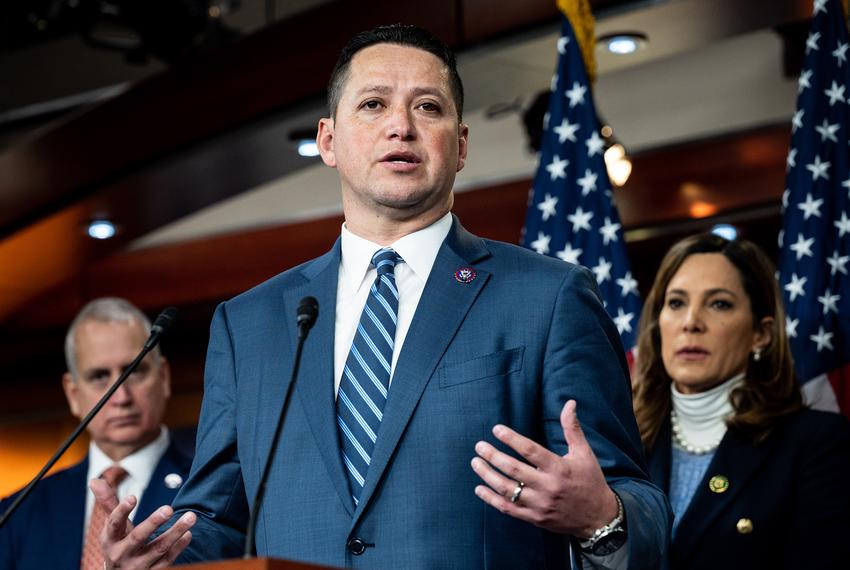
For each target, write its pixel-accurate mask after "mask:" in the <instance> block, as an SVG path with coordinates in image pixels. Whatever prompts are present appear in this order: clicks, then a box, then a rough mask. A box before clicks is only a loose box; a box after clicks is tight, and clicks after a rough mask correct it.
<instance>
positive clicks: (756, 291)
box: [634, 233, 803, 449]
mask: <svg viewBox="0 0 850 570" xmlns="http://www.w3.org/2000/svg"><path fill="white" fill-rule="evenodd" d="M696 253H720V254H722V255H724V256H725V257H726V259H728V260H729V261H730V262H731V263H732V265H734V266H735V268H736V269H737V270H738V275H739V277H740V278H741V282H742V284H743V286H744V291H745V292H746V294H747V297H749V299H750V306H751V307H752V314H753V327H754V328H755V327H756V326H758V324H759V323H760V322H761V320H762V319H763V318H764V317H773V326H772V327H771V340H770V343H769V344H768V345H767V346H766V347H765V348H764V349H763V350H762V352H761V358H760V360H758V361H756V360H754V359H753V358H752V356H750V358H749V362H748V363H747V371H746V375H745V380H744V382H743V384H741V386H739V387H738V388H736V389H735V390H733V391H732V393H731V394H730V396H729V397H730V400H731V403H732V408H733V409H734V413H733V415H732V417H731V418H729V419H728V420H727V421H726V424H727V426H728V427H729V429H732V430H738V431H741V432H744V433H745V434H746V435H748V436H749V437H750V438H751V439H752V441H753V443H755V444H758V443H759V442H761V441H763V440H764V439H765V438H766V437H767V436H768V434H769V433H770V431H771V430H772V429H773V428H774V427H775V426H776V425H777V424H779V423H780V422H781V421H782V420H783V419H784V418H786V417H788V416H789V415H790V414H793V413H795V412H797V411H798V410H800V409H801V408H802V407H803V402H802V396H801V395H800V387H799V385H798V384H797V379H796V376H795V373H794V365H793V363H792V360H791V347H790V345H789V344H788V336H787V334H786V332H785V310H784V308H783V306H782V295H781V293H780V291H779V285H778V284H777V282H776V278H775V277H774V274H775V270H774V266H773V263H771V261H770V259H768V257H767V255H765V253H764V252H763V251H762V250H761V249H760V248H759V247H758V246H757V245H755V244H754V243H752V242H750V241H747V240H734V241H729V240H727V239H724V238H722V237H720V236H717V235H714V234H709V233H705V234H697V235H694V236H691V237H688V238H685V239H683V240H681V241H679V242H678V243H676V244H675V245H673V247H671V248H670V251H668V252H667V255H665V256H664V259H663V260H662V261H661V267H660V268H659V270H658V274H657V275H656V276H655V282H654V283H653V284H652V289H651V290H650V292H649V296H648V297H647V298H646V302H645V304H644V307H643V312H642V314H641V319H640V326H639V329H638V354H637V360H636V362H635V382H634V408H635V417H636V418H637V423H638V427H639V428H640V437H641V440H642V441H643V445H644V447H646V448H647V449H651V448H652V446H653V445H654V443H655V439H656V437H657V436H658V432H659V431H660V429H661V426H662V425H663V424H664V422H665V421H666V420H667V417H668V416H669V414H670V406H671V402H670V400H671V396H670V383H671V382H672V379H671V378H670V376H669V375H668V374H667V370H666V369H665V368H664V362H663V361H662V359H661V333H660V331H659V328H658V316H659V314H660V313H661V309H662V308H663V306H664V301H665V294H666V291H667V286H668V285H669V283H670V280H671V279H672V278H673V276H674V275H675V274H676V272H677V271H679V267H681V266H682V263H683V262H684V261H685V259H687V258H688V256H690V255H693V254H696Z"/></svg>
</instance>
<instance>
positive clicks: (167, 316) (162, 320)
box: [0, 307, 177, 528]
mask: <svg viewBox="0 0 850 570" xmlns="http://www.w3.org/2000/svg"><path fill="white" fill-rule="evenodd" d="M176 313H177V309H175V308H174V307H169V308H167V309H165V310H164V311H163V312H162V313H161V314H160V315H159V316H158V317H157V318H156V321H155V322H154V324H153V326H152V327H151V334H150V337H149V338H148V340H147V342H145V346H144V347H143V348H142V351H141V352H140V353H139V355H138V356H137V357H136V358H135V360H133V362H131V363H130V365H129V366H127V368H125V369H124V372H122V373H121V376H119V377H118V380H116V381H115V383H114V384H113V385H112V386H111V387H110V388H109V390H107V391H106V394H104V395H103V397H102V398H101V399H100V401H99V402H98V403H97V404H96V405H95V407H93V408H92V409H91V411H90V412H89V413H88V414H86V417H84V418H83V421H81V422H80V425H78V426H77V429H75V430H74V432H73V433H72V434H71V435H70V436H68V439H66V440H65V443H63V444H62V446H61V447H60V448H59V449H58V450H57V451H56V453H54V454H53V457H51V458H50V461H48V462H47V464H46V465H45V466H44V467H42V468H41V471H39V472H38V475H36V476H35V477H34V478H33V480H32V481H30V482H29V484H28V485H27V486H26V487H25V488H24V490H23V491H21V492H20V493H19V494H18V496H17V498H15V501H14V502H13V503H12V504H11V505H10V506H9V508H8V509H6V512H5V513H3V516H2V517H0V528H3V525H4V524H6V521H7V520H9V517H11V516H12V513H14V512H15V511H16V510H17V508H18V506H19V505H20V504H21V503H22V502H23V501H24V499H26V498H27V497H28V496H29V494H30V493H32V490H33V489H34V488H35V486H36V485H37V484H38V482H39V481H41V479H42V477H44V475H45V473H47V472H48V471H50V468H51V467H53V466H54V465H55V464H56V462H57V461H59V458H60V457H62V455H63V454H64V453H65V452H66V451H67V450H68V448H69V447H71V444H72V443H74V441H76V439H77V438H78V437H79V436H80V434H81V433H82V432H83V430H84V429H86V426H88V425H89V423H90V422H91V421H92V419H93V418H94V417H95V416H96V415H97V413H98V412H99V411H100V410H101V408H103V406H105V405H106V402H107V401H108V400H109V398H110V397H112V394H114V393H115V391H116V390H118V388H120V387H121V385H122V384H123V383H124V381H125V380H126V379H127V377H129V376H130V374H132V373H133V372H134V371H135V370H136V368H138V367H139V364H141V362H142V360H143V359H144V357H145V356H147V354H148V353H149V352H150V351H151V350H153V347H155V346H156V345H157V343H158V342H159V338H160V337H161V336H162V334H163V333H164V332H165V330H166V329H167V328H168V327H170V326H171V323H172V321H173V320H174V316H175V314H176Z"/></svg>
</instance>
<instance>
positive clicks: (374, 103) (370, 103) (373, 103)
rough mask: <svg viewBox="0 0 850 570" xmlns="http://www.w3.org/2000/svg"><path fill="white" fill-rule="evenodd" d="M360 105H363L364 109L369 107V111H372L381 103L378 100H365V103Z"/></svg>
mask: <svg viewBox="0 0 850 570" xmlns="http://www.w3.org/2000/svg"><path fill="white" fill-rule="evenodd" d="M362 106H363V108H364V109H369V110H370V111H374V110H376V109H379V108H380V107H381V103H380V102H379V101H374V100H373V101H366V102H365V103H363V105H362Z"/></svg>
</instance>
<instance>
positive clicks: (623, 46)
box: [596, 32, 647, 55]
mask: <svg viewBox="0 0 850 570" xmlns="http://www.w3.org/2000/svg"><path fill="white" fill-rule="evenodd" d="M646 41H647V38H646V34H642V33H640V32H619V33H616V34H606V35H604V36H600V37H599V38H598V39H597V40H596V43H598V44H600V45H603V46H605V49H607V50H608V51H609V52H611V53H613V54H615V55H628V54H630V53H634V52H636V51H637V50H639V49H641V48H642V47H644V46H645V45H646Z"/></svg>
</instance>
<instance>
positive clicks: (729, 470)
mask: <svg viewBox="0 0 850 570" xmlns="http://www.w3.org/2000/svg"><path fill="white" fill-rule="evenodd" d="M770 448H771V445H770V442H765V443H764V444H762V445H759V446H753V445H752V444H751V443H750V440H749V439H748V438H746V437H744V436H743V435H741V434H738V433H733V432H732V431H727V432H726V435H725V436H724V437H723V440H722V441H721V442H720V446H719V447H718V448H717V452H716V453H715V455H714V459H712V461H711V464H710V465H709V466H708V469H707V470H706V472H705V476H704V477H703V479H702V481H700V484H699V487H697V490H696V493H694V496H693V498H692V499H691V502H690V504H689V505H688V508H687V510H685V513H684V514H683V515H682V520H681V522H680V523H679V527H678V529H677V530H676V537H675V540H674V543H675V549H676V550H677V551H678V552H685V553H687V552H692V551H693V546H694V542H696V541H697V540H698V539H699V538H700V537H701V536H702V535H703V534H704V533H705V531H706V529H707V528H709V527H710V526H711V525H712V524H714V521H715V520H716V519H717V517H718V516H719V515H720V513H722V512H723V511H724V510H726V509H728V508H729V505H730V504H732V502H733V501H734V500H735V497H736V496H737V495H738V493H740V492H741V491H742V490H743V489H744V487H745V486H746V484H747V483H748V482H749V480H750V479H752V478H753V477H754V476H755V475H756V472H757V470H758V468H759V466H760V465H761V464H762V463H764V461H765V459H766V458H767V456H768V454H769V453H770ZM715 475H722V476H724V477H726V478H727V479H728V480H729V487H728V489H727V490H726V491H725V492H722V493H716V492H713V491H711V490H710V489H709V486H708V483H709V481H710V480H711V478H712V477H714V476H715ZM668 478H669V477H668Z"/></svg>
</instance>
